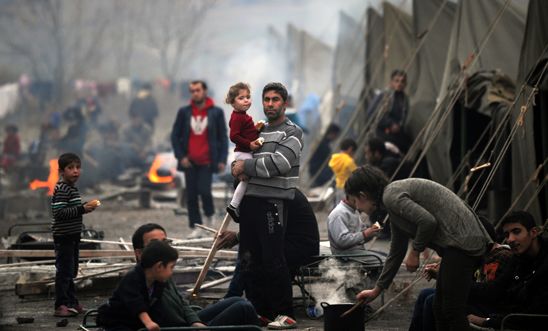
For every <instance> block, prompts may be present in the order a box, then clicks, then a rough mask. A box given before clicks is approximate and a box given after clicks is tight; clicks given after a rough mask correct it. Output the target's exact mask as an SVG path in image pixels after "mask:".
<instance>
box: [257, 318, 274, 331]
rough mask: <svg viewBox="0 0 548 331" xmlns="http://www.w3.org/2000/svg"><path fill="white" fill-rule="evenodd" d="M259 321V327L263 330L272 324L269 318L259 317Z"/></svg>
mask: <svg viewBox="0 0 548 331" xmlns="http://www.w3.org/2000/svg"><path fill="white" fill-rule="evenodd" d="M257 319H258V320H259V326H260V327H261V328H264V327H265V326H267V325H268V324H269V323H272V321H271V320H269V319H268V318H266V317H264V316H261V315H257Z"/></svg>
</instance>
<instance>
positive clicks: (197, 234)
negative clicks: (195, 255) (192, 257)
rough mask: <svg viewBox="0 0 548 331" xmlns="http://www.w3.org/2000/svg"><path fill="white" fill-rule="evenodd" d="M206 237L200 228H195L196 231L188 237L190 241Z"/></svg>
mask: <svg viewBox="0 0 548 331" xmlns="http://www.w3.org/2000/svg"><path fill="white" fill-rule="evenodd" d="M203 236H204V234H203V232H202V229H200V228H194V230H192V232H191V233H190V234H189V235H188V237H187V238H188V239H197V238H202V237H203Z"/></svg>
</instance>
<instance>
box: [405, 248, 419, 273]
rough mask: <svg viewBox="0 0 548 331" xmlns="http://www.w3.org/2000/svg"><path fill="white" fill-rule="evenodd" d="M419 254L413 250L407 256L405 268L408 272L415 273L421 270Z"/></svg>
mask: <svg viewBox="0 0 548 331" xmlns="http://www.w3.org/2000/svg"><path fill="white" fill-rule="evenodd" d="M419 254H420V253H419V252H417V251H416V250H414V249H412V250H411V251H410V252H409V253H408V254H407V256H406V257H405V261H404V263H405V267H406V268H407V271H409V272H415V271H417V269H418V268H419V261H420V258H419Z"/></svg>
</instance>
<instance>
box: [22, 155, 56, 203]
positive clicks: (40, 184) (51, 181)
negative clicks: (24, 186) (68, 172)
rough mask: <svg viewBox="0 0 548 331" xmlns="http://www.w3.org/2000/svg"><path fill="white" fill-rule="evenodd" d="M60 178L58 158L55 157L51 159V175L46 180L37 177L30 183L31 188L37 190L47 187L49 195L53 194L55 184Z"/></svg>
mask: <svg viewBox="0 0 548 331" xmlns="http://www.w3.org/2000/svg"><path fill="white" fill-rule="evenodd" d="M58 180H59V165H58V164H57V160H56V159H53V160H50V161H49V175H48V179H47V180H46V181H43V180H39V179H35V180H33V181H32V182H31V183H30V184H29V187H30V189H31V190H37V189H39V188H47V189H48V196H52V195H53V190H54V189H55V184H57V181H58Z"/></svg>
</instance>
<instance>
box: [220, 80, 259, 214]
mask: <svg viewBox="0 0 548 331" xmlns="http://www.w3.org/2000/svg"><path fill="white" fill-rule="evenodd" d="M226 103H228V104H230V105H231V106H232V107H233V108H234V110H233V111H232V114H231V115H230V121H229V122H228V126H229V127H230V140H231V141H232V142H233V143H235V144H236V148H235V149H234V157H235V159H236V160H246V159H251V158H253V156H252V155H251V152H252V151H255V150H257V149H259V148H260V147H261V145H262V140H261V139H259V131H260V129H261V128H262V126H263V125H264V122H258V123H257V125H255V124H253V119H252V118H251V116H249V115H248V114H247V113H246V112H247V111H248V110H249V108H250V107H251V89H250V88H249V85H247V84H246V83H242V82H240V83H237V84H235V85H232V86H231V87H230V88H229V90H228V94H227V96H226ZM246 188H247V182H245V181H240V183H239V184H238V186H237V187H236V190H235V191H234V195H233V196H232V200H231V201H230V204H229V205H228V206H227V207H226V211H227V212H228V213H229V214H230V216H231V217H232V219H233V220H234V221H236V222H237V221H238V219H239V217H240V213H239V210H238V208H239V207H240V202H242V199H243V197H244V194H245V190H246Z"/></svg>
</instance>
